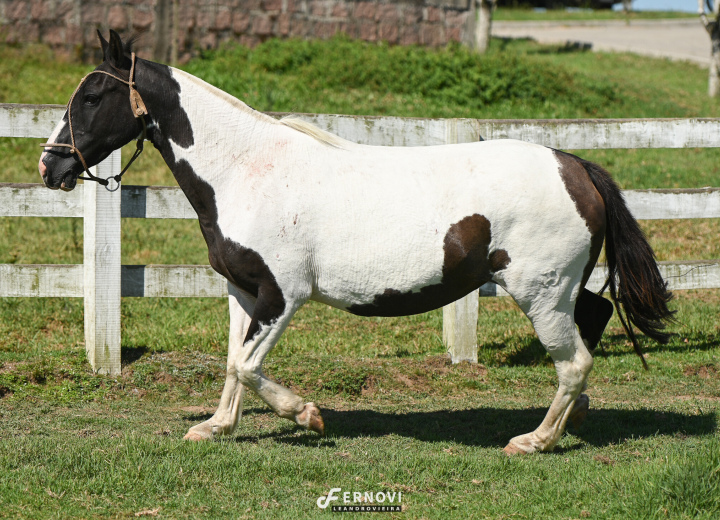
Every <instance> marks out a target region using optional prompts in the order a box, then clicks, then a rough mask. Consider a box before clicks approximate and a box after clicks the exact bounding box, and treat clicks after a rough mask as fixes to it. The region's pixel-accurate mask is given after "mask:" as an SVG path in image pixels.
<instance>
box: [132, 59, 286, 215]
mask: <svg viewBox="0 0 720 520" xmlns="http://www.w3.org/2000/svg"><path fill="white" fill-rule="evenodd" d="M147 63H148V64H149V65H150V67H149V69H150V72H151V74H155V75H158V74H159V75H161V76H162V77H160V78H152V79H154V80H155V81H151V84H153V85H157V87H156V88H157V89H158V91H157V92H155V93H153V94H151V96H150V97H151V98H152V100H151V102H150V103H148V102H147V101H146V104H148V107H149V109H150V112H151V115H152V119H153V126H154V128H153V129H152V132H151V134H150V140H151V141H152V142H153V144H154V145H155V146H156V148H158V149H159V150H160V153H161V154H162V156H163V158H164V159H165V162H166V163H167V164H168V166H169V167H170V170H171V171H172V172H173V175H174V176H175V178H176V180H177V181H178V184H179V185H180V187H181V188H182V189H183V190H184V191H185V192H186V194H188V197H189V198H190V194H189V191H192V190H188V189H187V188H188V185H189V184H191V183H192V182H193V181H194V179H193V178H191V177H192V176H191V177H190V178H189V177H188V176H189V174H190V173H192V174H194V175H195V176H197V177H200V178H201V179H202V180H203V181H205V182H207V183H209V184H211V185H212V186H213V188H214V189H216V190H217V189H222V188H223V186H222V185H223V184H224V183H225V182H227V181H230V180H231V181H232V182H234V183H237V182H238V180H239V179H238V176H242V174H243V172H242V168H238V167H232V168H231V167H229V165H230V164H231V163H234V165H237V164H242V162H243V161H242V158H243V156H246V155H248V154H250V153H252V152H253V151H254V150H258V149H262V148H263V147H264V146H265V144H266V143H268V142H270V141H271V140H272V139H273V137H274V136H275V135H276V133H277V131H278V127H279V126H280V125H278V123H277V121H276V120H275V119H273V118H271V117H270V116H267V115H265V114H263V113H261V112H257V111H256V110H254V109H252V108H250V107H249V106H248V105H246V104H245V103H243V102H242V101H240V100H238V99H236V98H234V97H232V96H231V95H229V94H227V93H225V92H223V91H221V90H220V89H217V88H215V87H213V86H212V85H209V84H208V83H205V82H204V81H202V80H200V79H199V78H196V77H194V76H192V75H190V74H188V73H186V72H183V71H181V70H178V69H174V68H171V67H165V66H159V65H156V64H152V63H149V62H147ZM141 80H142V78H138V81H137V83H138V86H139V87H140V86H141V84H142V83H141ZM144 96H145V95H144V94H143V97H144ZM188 166H189V167H190V168H188ZM191 202H193V201H192V200H191Z"/></svg>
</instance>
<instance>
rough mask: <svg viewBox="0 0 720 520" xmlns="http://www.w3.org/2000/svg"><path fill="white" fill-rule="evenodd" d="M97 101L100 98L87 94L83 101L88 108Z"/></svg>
mask: <svg viewBox="0 0 720 520" xmlns="http://www.w3.org/2000/svg"><path fill="white" fill-rule="evenodd" d="M98 101H100V96H96V95H95V94H88V95H87V96H85V99H84V103H85V104H86V105H88V106H93V105H97V103H98Z"/></svg>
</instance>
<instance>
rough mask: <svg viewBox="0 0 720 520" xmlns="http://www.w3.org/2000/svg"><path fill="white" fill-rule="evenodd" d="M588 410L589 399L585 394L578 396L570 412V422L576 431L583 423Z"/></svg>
mask: <svg viewBox="0 0 720 520" xmlns="http://www.w3.org/2000/svg"><path fill="white" fill-rule="evenodd" d="M588 408H590V398H589V397H588V396H587V395H585V394H580V395H579V396H578V398H577V399H575V404H573V408H572V411H571V412H570V422H572V425H573V427H574V428H575V429H576V430H577V429H578V428H580V426H581V425H582V423H583V422H585V418H586V417H587V413H588Z"/></svg>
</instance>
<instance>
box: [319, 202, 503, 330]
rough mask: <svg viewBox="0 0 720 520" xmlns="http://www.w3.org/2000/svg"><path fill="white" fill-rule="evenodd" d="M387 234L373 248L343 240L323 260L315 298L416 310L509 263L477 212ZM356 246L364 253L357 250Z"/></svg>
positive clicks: (367, 312)
mask: <svg viewBox="0 0 720 520" xmlns="http://www.w3.org/2000/svg"><path fill="white" fill-rule="evenodd" d="M425 227H426V228H428V226H427V225H426V226H425ZM390 236H391V238H388V237H386V239H385V243H384V247H381V248H379V250H378V248H377V247H376V248H375V250H373V251H367V249H369V247H368V246H366V247H365V248H360V247H358V248H356V247H354V246H353V245H350V244H352V241H349V242H350V244H348V242H346V248H344V250H343V251H342V252H341V253H340V252H339V253H338V254H336V255H331V256H332V259H329V260H328V262H327V263H326V264H325V265H322V263H321V269H320V276H319V277H318V287H317V291H316V292H315V294H314V295H313V299H316V300H318V301H322V302H324V303H328V304H330V305H332V306H334V307H339V308H342V309H344V310H347V311H349V312H351V313H353V314H357V315H361V316H406V315H409V314H419V313H422V312H428V311H431V310H433V309H437V308H440V307H443V306H445V305H447V304H449V303H451V302H453V301H455V300H457V299H459V298H462V297H463V296H465V295H466V294H468V293H470V292H471V291H473V290H475V289H477V288H478V287H480V286H481V285H483V284H484V283H486V282H488V281H490V280H491V279H492V277H493V274H494V273H495V272H497V271H498V270H501V269H503V268H504V266H505V265H506V264H507V260H506V257H507V254H506V252H505V251H504V250H501V249H497V248H495V249H493V248H492V246H491V242H492V233H491V225H490V222H489V221H488V219H487V218H485V217H484V216H483V215H480V214H478V213H473V214H471V215H469V216H467V217H464V218H462V219H460V220H459V221H457V222H454V223H453V224H451V225H449V226H444V227H443V228H441V229H435V228H434V227H433V226H429V229H426V230H425V232H424V233H422V232H416V233H414V234H412V235H411V236H409V237H402V236H399V235H390ZM360 249H362V250H363V252H364V254H356V253H358V250H360Z"/></svg>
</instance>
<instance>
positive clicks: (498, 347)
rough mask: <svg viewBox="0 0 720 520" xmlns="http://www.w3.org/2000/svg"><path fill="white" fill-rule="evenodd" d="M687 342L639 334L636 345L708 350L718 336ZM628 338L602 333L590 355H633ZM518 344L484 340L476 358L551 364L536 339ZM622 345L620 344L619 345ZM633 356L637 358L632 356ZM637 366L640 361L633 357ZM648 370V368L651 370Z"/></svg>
mask: <svg viewBox="0 0 720 520" xmlns="http://www.w3.org/2000/svg"><path fill="white" fill-rule="evenodd" d="M686 336H687V338H688V343H683V342H680V341H678V339H677V338H680V337H681V336H680V335H679V334H675V335H674V336H673V337H672V338H671V341H670V343H669V344H666V345H663V344H660V343H657V342H655V341H650V340H648V339H647V338H646V337H645V336H640V338H639V340H640V348H641V349H642V351H643V353H645V354H654V353H667V352H676V353H685V352H689V351H696V350H697V351H703V352H704V351H709V350H716V349H718V348H720V337H718V336H715V335H712V334H708V335H702V336H701V335H686ZM629 341H630V340H629V339H628V337H627V335H625V334H605V335H604V336H603V339H602V342H601V343H600V344H599V345H598V347H597V348H596V349H595V350H594V351H593V352H592V355H593V357H594V358H613V357H626V356H631V357H633V358H636V355H635V352H634V351H633V349H632V346H630V343H629ZM523 343H524V344H522V345H521V346H516V347H513V346H511V345H508V343H504V342H503V343H498V342H496V343H487V344H483V345H482V346H481V347H480V353H479V358H480V359H481V361H483V362H485V363H486V364H488V365H489V366H532V367H534V366H541V365H542V366H552V358H551V357H550V356H549V355H548V353H547V351H546V350H545V347H543V345H542V343H540V340H538V339H537V338H533V339H532V340H530V341H526V342H523ZM620 345H622V346H620ZM504 351H507V355H506V356H505V358H504V360H502V361H500V362H498V361H496V360H495V359H494V358H493V356H494V355H496V354H497V353H499V352H504ZM636 359H637V358H636ZM637 362H638V366H639V368H640V369H642V365H640V360H639V359H637ZM650 370H652V367H651V369H650Z"/></svg>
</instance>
